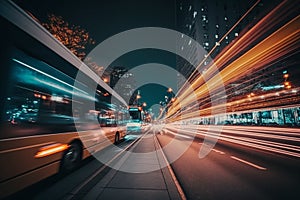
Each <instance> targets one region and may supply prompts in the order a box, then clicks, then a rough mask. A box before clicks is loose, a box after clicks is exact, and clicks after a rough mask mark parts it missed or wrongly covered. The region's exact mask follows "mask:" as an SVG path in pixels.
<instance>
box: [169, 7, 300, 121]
mask: <svg viewBox="0 0 300 200" xmlns="http://www.w3.org/2000/svg"><path fill="white" fill-rule="evenodd" d="M289 3H290V2H289ZM286 4H287V2H283V3H282V4H280V5H279V6H277V7H276V8H275V9H274V10H273V11H272V12H271V13H269V14H268V15H267V16H266V17H264V18H263V19H262V20H261V21H260V22H259V23H258V24H257V25H256V26H254V27H253V28H252V29H251V30H250V31H248V32H247V33H246V34H245V35H242V36H241V37H240V38H239V39H238V40H237V42H236V43H234V44H233V45H231V46H230V47H229V48H228V49H227V50H226V52H222V53H221V54H220V56H219V57H217V58H216V59H215V61H214V64H215V65H216V66H217V67H218V68H219V69H222V70H221V71H220V73H219V74H220V75H221V77H222V79H223V83H224V84H225V85H228V84H230V83H232V82H234V81H236V80H238V79H241V77H243V76H245V75H246V74H247V73H250V72H251V71H254V70H260V69H262V68H264V67H265V66H267V65H270V63H274V62H278V60H282V59H284V58H286V57H288V56H290V55H291V54H293V53H294V52H295V51H297V49H298V48H299V46H300V45H299V40H300V34H299V28H300V26H299V24H300V20H299V15H298V16H296V17H295V18H293V19H291V20H290V21H289V22H287V23H285V24H284V25H283V26H281V27H280V28H278V29H277V30H275V31H274V32H273V33H272V34H270V35H269V36H267V37H266V38H265V39H263V40H262V41H260V42H257V44H256V45H255V46H254V47H252V48H251V49H250V50H248V51H246V52H245V53H243V54H242V55H240V56H239V57H238V58H236V59H235V60H233V61H232V62H231V63H227V62H228V61H229V60H232V59H233V58H235V56H236V55H238V54H239V53H240V52H244V51H245V48H247V47H248V46H251V45H250V44H249V43H248V42H249V41H250V42H252V43H255V41H256V40H259V37H261V35H262V34H263V33H264V31H265V32H267V31H269V30H271V29H272V28H274V26H275V25H276V23H275V22H274V21H272V20H273V17H275V19H277V18H278V17H276V16H274V15H278V12H279V16H284V8H285V9H287V8H290V7H293V6H292V5H294V4H291V5H290V4H288V5H286ZM290 9H292V10H295V9H293V8H290ZM281 20H282V19H281ZM261 29H262V30H264V31H260V30H261ZM257 31H260V34H255V32H257ZM250 36H251V37H250ZM248 37H250V40H249V38H248ZM245 44H247V45H245ZM205 73H206V74H208V75H207V76H211V75H212V74H214V71H212V68H211V67H210V68H208V70H207V71H206V72H205ZM191 85H192V87H189V88H184V90H183V92H182V93H181V94H179V96H178V98H177V99H176V100H175V102H174V103H173V104H172V105H171V106H170V108H169V110H168V115H167V118H170V117H171V116H172V118H173V117H174V116H181V117H182V115H184V114H186V112H177V111H178V110H181V108H182V107H189V105H191V104H193V103H195V102H194V99H193V98H192V97H191V96H190V94H191V93H192V92H193V91H192V90H193V89H194V90H195V93H196V95H197V99H198V100H200V102H199V103H200V104H201V99H202V98H205V97H208V96H209V95H210V94H211V93H212V92H214V91H216V90H217V89H218V88H219V87H220V85H221V83H219V82H218V81H217V77H216V76H212V77H211V78H210V79H209V80H208V81H206V82H205V81H204V78H203V75H201V76H199V77H197V79H196V80H195V81H194V82H193V83H192V84H191ZM208 86H209V87H208ZM223 106H224V105H223ZM218 107H220V105H219V106H218ZM216 108H217V107H212V108H210V110H213V109H216ZM176 112H177V114H176V115H174V114H175V113H176ZM194 114H195V115H199V112H198V113H197V112H196V113H194ZM188 117H192V115H191V114H189V115H188V116H187V118H188ZM172 121H173V120H172Z"/></svg>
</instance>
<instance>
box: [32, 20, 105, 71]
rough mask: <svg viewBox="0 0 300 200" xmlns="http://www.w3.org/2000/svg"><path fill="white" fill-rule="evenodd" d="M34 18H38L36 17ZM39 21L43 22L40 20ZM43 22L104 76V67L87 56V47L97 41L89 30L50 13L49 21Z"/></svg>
mask: <svg viewBox="0 0 300 200" xmlns="http://www.w3.org/2000/svg"><path fill="white" fill-rule="evenodd" d="M34 19H35V20H37V19H36V18H35V17H34ZM37 21H38V22H39V23H41V22H40V21H39V20H37ZM41 24H42V26H44V27H45V28H46V29H47V30H48V31H49V32H50V33H51V34H52V35H53V36H54V37H55V38H56V39H58V40H59V41H60V42H61V43H62V44H63V45H64V46H66V47H67V48H68V49H69V50H70V51H72V52H73V53H74V55H76V56H77V57H78V58H79V59H80V60H83V59H84V62H85V64H86V65H88V66H89V67H90V68H91V69H92V70H93V71H94V72H95V73H96V74H98V75H99V76H102V73H103V67H102V66H99V65H98V64H97V63H96V62H95V61H94V60H93V59H92V58H91V57H86V51H87V47H88V46H89V47H91V46H93V45H95V43H96V41H95V40H94V39H93V38H91V36H90V34H89V32H88V31H87V30H85V29H83V28H81V27H80V26H77V25H73V24H69V23H68V22H66V21H65V20H64V19H63V18H62V17H61V16H56V15H54V14H49V15H48V17H47V21H46V22H42V23H41Z"/></svg>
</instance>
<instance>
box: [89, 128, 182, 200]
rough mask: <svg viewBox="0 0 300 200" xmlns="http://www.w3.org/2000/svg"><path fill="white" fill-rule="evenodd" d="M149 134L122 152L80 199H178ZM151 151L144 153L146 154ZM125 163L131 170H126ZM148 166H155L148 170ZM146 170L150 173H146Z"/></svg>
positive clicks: (170, 177)
mask: <svg viewBox="0 0 300 200" xmlns="http://www.w3.org/2000/svg"><path fill="white" fill-rule="evenodd" d="M154 137H155V135H154V134H153V133H148V134H147V135H145V136H144V137H143V138H141V140H140V141H139V142H138V143H137V144H136V145H135V147H134V148H133V150H131V151H132V152H135V153H137V154H139V155H140V156H143V157H139V156H136V154H134V153H128V154H126V155H125V156H124V157H123V158H122V159H120V160H119V162H118V163H117V164H116V166H118V165H119V167H118V168H116V169H119V170H114V169H112V170H110V172H109V173H108V174H107V175H106V176H105V177H104V178H103V179H101V181H100V182H98V183H97V184H96V185H95V186H94V187H93V188H92V189H91V190H90V191H89V192H88V193H87V194H85V196H84V198H83V199H87V200H90V199H100V200H108V199H114V200H119V199H120V200H122V199H124V200H125V199H126V200H128V199H130V200H133V199H138V200H141V199H144V200H146V199H149V200H153V199H157V200H160V199H162V200H165V199H166V200H167V199H172V200H180V199H181V198H180V195H179V192H178V190H177V188H176V185H175V183H174V181H173V179H172V176H171V174H170V171H169V170H168V168H167V167H164V168H162V169H161V166H166V164H165V160H164V158H163V155H162V152H161V150H160V149H159V146H158V143H157V140H156V138H154ZM150 152H152V153H151V154H146V153H150ZM128 166H129V167H131V168H130V169H131V170H132V171H134V172H143V173H128V172H124V171H128V170H126V169H128ZM149 169H155V171H153V170H149ZM149 171H150V172H149Z"/></svg>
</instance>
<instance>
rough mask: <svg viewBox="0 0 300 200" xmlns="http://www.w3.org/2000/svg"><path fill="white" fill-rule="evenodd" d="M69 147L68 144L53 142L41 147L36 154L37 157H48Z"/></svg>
mask: <svg viewBox="0 0 300 200" xmlns="http://www.w3.org/2000/svg"><path fill="white" fill-rule="evenodd" d="M68 148H69V145H67V144H52V145H49V146H46V147H43V148H41V149H39V151H38V152H37V153H36V154H35V156H34V157H35V158H42V157H46V156H49V155H52V154H55V153H58V152H62V151H64V150H66V149H68Z"/></svg>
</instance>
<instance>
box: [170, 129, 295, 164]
mask: <svg viewBox="0 0 300 200" xmlns="http://www.w3.org/2000/svg"><path fill="white" fill-rule="evenodd" d="M165 128H166V129H167V131H168V133H170V134H174V133H177V132H178V130H180V132H181V134H183V135H184V134H186V135H187V136H193V137H200V138H204V137H207V136H209V137H210V138H212V139H218V140H220V141H226V142H230V143H233V144H238V145H242V146H247V147H251V148H256V149H260V150H265V151H269V152H273V153H276V154H283V155H288V156H293V157H297V158H300V130H299V129H293V130H292V131H293V132H292V133H290V131H291V129H290V128H265V129H264V130H263V131H262V132H263V133H256V132H255V131H256V129H257V128H259V127H241V126H237V127H236V126H235V127H223V130H222V134H219V133H218V131H217V129H216V128H217V126H201V125H191V124H189V125H179V124H169V125H167V126H166V127H165ZM236 128H238V129H239V130H236ZM260 128H261V127H260ZM214 129H215V130H214ZM195 130H196V132H195ZM274 140H275V141H274Z"/></svg>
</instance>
